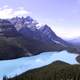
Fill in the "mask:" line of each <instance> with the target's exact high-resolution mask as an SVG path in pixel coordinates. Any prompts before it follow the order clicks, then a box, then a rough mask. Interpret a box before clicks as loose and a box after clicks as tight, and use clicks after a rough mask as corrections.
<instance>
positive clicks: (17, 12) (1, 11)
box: [0, 5, 30, 19]
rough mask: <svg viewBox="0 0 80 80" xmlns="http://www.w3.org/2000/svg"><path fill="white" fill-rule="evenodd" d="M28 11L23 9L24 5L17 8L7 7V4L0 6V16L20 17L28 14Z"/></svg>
mask: <svg viewBox="0 0 80 80" xmlns="http://www.w3.org/2000/svg"><path fill="white" fill-rule="evenodd" d="M29 14H30V12H29V11H27V10H26V9H24V7H18V8H17V9H13V8H9V6H8V5H5V6H3V7H1V8H0V18H3V19H5V18H12V17H16V16H19V17H22V16H27V15H29Z"/></svg>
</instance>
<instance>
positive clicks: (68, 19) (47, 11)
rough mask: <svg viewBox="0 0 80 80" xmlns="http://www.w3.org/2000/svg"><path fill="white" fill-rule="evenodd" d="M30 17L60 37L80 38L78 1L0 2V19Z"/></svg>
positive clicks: (2, 0)
mask: <svg viewBox="0 0 80 80" xmlns="http://www.w3.org/2000/svg"><path fill="white" fill-rule="evenodd" d="M28 15H29V16H31V17H32V18H34V19H35V20H37V21H38V22H39V23H40V24H41V25H43V24H48V25H49V26H50V27H51V28H52V30H53V31H54V32H55V33H56V34H57V35H58V36H60V37H62V38H66V39H70V38H77V37H80V0H0V18H11V17H15V16H20V17H21V16H28Z"/></svg>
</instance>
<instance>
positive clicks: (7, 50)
mask: <svg viewBox="0 0 80 80" xmlns="http://www.w3.org/2000/svg"><path fill="white" fill-rule="evenodd" d="M37 24H38V22H37V21H36V20H33V19H32V18H31V17H30V16H27V17H25V18H24V17H22V18H20V17H16V18H12V19H0V40H1V41H0V56H1V57H0V59H13V58H17V57H22V56H31V55H35V54H39V53H41V52H47V51H62V50H68V51H70V52H77V50H76V48H75V47H73V46H72V44H70V43H68V42H67V41H65V40H63V39H61V38H60V37H58V36H57V35H56V34H55V32H54V31H52V30H51V28H50V27H49V26H48V25H44V26H38V25H37ZM11 47H12V48H11ZM13 47H16V48H15V50H14V48H13ZM17 48H18V49H19V50H18V51H19V53H18V52H17ZM20 50H21V51H20ZM14 51H15V52H14ZM2 54H4V56H3V55H2ZM7 54H8V56H7ZM5 55H6V56H5Z"/></svg>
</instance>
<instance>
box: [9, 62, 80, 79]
mask: <svg viewBox="0 0 80 80" xmlns="http://www.w3.org/2000/svg"><path fill="white" fill-rule="evenodd" d="M8 80H80V65H70V64H68V63H65V62H63V61H55V62H53V63H51V64H49V65H47V66H44V67H41V68H37V69H33V70H30V71H27V72H25V73H23V74H21V75H19V76H16V77H14V78H12V79H8Z"/></svg>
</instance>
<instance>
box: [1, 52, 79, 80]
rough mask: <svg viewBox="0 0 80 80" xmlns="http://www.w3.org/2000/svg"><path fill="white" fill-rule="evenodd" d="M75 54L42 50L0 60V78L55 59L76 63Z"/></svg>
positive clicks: (46, 63) (17, 73) (12, 75)
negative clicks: (34, 53)
mask: <svg viewBox="0 0 80 80" xmlns="http://www.w3.org/2000/svg"><path fill="white" fill-rule="evenodd" d="M76 56H77V54H72V53H68V52H67V51H62V52H44V53H41V54H39V55H36V56H32V57H23V58H19V59H14V60H4V61H0V80H1V79H2V77H3V76H5V75H6V76H8V77H14V76H15V75H19V74H21V73H23V72H25V71H28V70H31V69H34V68H38V67H42V66H45V65H48V64H50V63H52V62H54V61H56V60H61V61H65V62H67V63H70V64H78V62H77V61H76V60H75V57H76Z"/></svg>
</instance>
